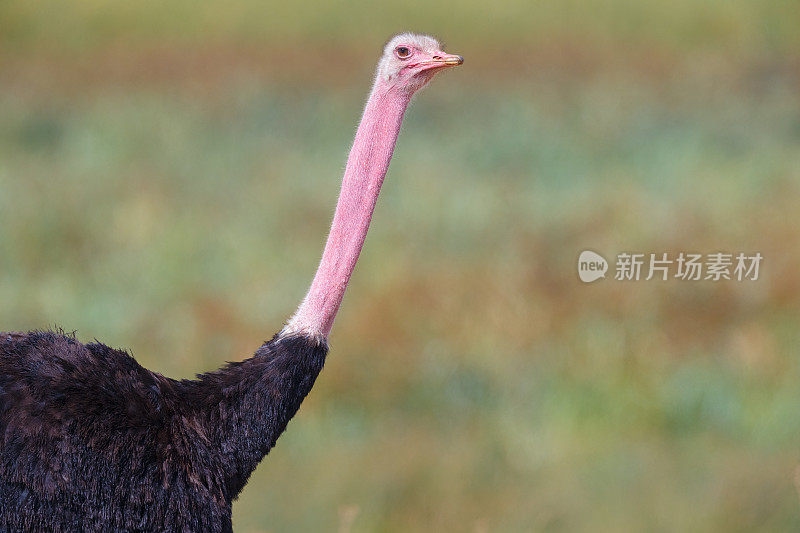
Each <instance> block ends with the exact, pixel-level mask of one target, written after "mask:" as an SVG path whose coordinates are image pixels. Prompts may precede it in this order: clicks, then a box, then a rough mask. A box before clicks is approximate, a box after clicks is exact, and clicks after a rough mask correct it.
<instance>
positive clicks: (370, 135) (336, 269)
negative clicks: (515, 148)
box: [283, 34, 462, 338]
mask: <svg viewBox="0 0 800 533" xmlns="http://www.w3.org/2000/svg"><path fill="white" fill-rule="evenodd" d="M403 48H405V49H407V50H403ZM406 51H410V55H409V56H408V57H402V56H405V54H406ZM445 61H447V62H445ZM461 61H462V60H461V58H460V57H459V56H454V55H451V54H446V53H444V52H442V51H441V50H440V46H439V44H438V42H436V41H435V40H434V39H432V38H430V37H424V36H418V35H411V34H404V35H399V36H397V37H395V38H394V39H392V40H391V41H390V42H389V43H388V44H387V46H386V50H385V52H384V57H383V58H382V59H381V62H380V63H379V66H378V73H377V75H376V79H375V84H374V86H373V88H372V92H371V94H370V96H369V99H368V100H367V104H366V106H365V108H364V114H363V116H362V118H361V123H360V124H359V126H358V130H357V131H356V137H355V140H354V141H353V147H352V149H351V150H350V155H349V157H348V158H347V166H346V167H345V171H344V178H343V180H342V189H341V192H340V194H339V201H338V203H337V204H336V213H335V214H334V216H333V223H332V224H331V230H330V233H329V235H328V241H327V242H326V244H325V251H324V252H323V254H322V260H321V261H320V264H319V268H318V269H317V273H316V275H315V276H314V280H313V281H312V283H311V287H310V288H309V290H308V293H307V294H306V297H305V299H304V300H303V302H302V303H301V305H300V308H299V309H298V310H297V312H296V313H295V315H294V316H293V317H292V318H291V319H290V320H289V322H288V323H287V324H286V327H285V328H284V330H283V333H303V334H306V335H311V336H316V337H322V338H327V336H328V334H329V333H330V331H331V327H332V326H333V321H334V319H335V318H336V313H337V312H338V311H339V306H340V305H341V303H342V298H343V297H344V293H345V290H346V289H347V284H348V282H349V281H350V276H351V275H352V274H353V270H354V269H355V266H356V262H357V261H358V256H359V255H360V253H361V248H362V247H363V245H364V240H365V239H366V237H367V231H368V230H369V224H370V221H371V220H372V213H373V211H374V210H375V204H376V202H377V201H378V194H379V193H380V191H381V185H383V179H384V177H385V176H386V171H387V170H388V168H389V161H390V160H391V158H392V153H393V152H394V146H395V142H396V141H397V136H398V134H399V133H400V125H401V124H402V122H403V115H404V114H405V111H406V108H407V107H408V104H409V103H410V101H411V97H412V96H413V95H414V93H415V92H416V91H418V90H419V89H420V88H422V87H423V86H424V85H425V84H426V83H427V82H428V81H430V79H431V77H432V76H433V74H434V73H435V72H436V71H439V70H442V68H443V67H445V66H447V65H454V64H460V63H461Z"/></svg>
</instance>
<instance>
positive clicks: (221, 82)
mask: <svg viewBox="0 0 800 533" xmlns="http://www.w3.org/2000/svg"><path fill="white" fill-rule="evenodd" d="M799 23H800V3H798V2H796V1H794V0H791V1H789V0H785V1H771V0H770V1H755V0H753V1H739V0H725V1H723V0H718V1H695V0H692V1H689V0H676V1H673V2H656V1H653V0H645V1H641V0H639V1H633V0H610V1H605V2H597V1H588V2H586V1H584V2H574V1H569V2H552V1H551V2H528V1H522V0H518V1H514V0H497V1H495V2H492V3H487V2H478V1H468V2H463V3H442V2H439V3H432V2H422V1H418V0H410V1H408V0H407V1H404V2H391V3H385V4H379V3H375V2H367V1H364V0H361V1H357V2H343V1H340V0H338V1H323V2H313V3H311V2H308V3H306V2H273V1H255V0H236V1H226V2H223V1H220V0H209V1H206V2H188V1H186V0H169V1H166V2H165V1H163V0H159V1H156V0H139V1H137V2H122V1H117V0H113V1H111V0H105V1H97V0H73V1H72V2H68V3H65V2H60V1H35V0H34V1H17V0H5V1H4V2H0V302H1V303H2V305H0V329H4V330H27V329H31V328H45V327H49V326H53V325H59V326H62V327H64V328H65V329H67V330H72V329H75V330H76V331H77V335H78V337H79V338H80V339H82V340H83V341H91V340H92V339H93V338H94V337H97V338H99V339H101V340H103V341H104V342H106V343H108V344H110V345H112V346H119V347H127V348H129V349H130V350H131V351H132V352H133V353H134V355H135V356H136V357H137V359H138V360H139V361H140V362H141V363H143V364H144V365H145V366H147V367H149V368H151V369H154V370H158V371H160V372H163V373H165V374H167V375H170V376H173V377H189V376H192V375H193V374H194V373H196V372H200V371H207V370H211V369H213V368H215V367H217V366H219V365H220V364H221V363H222V362H223V361H226V360H238V359H242V358H244V357H247V356H249V354H251V353H252V352H253V351H254V350H255V349H256V348H257V347H258V346H259V345H260V343H261V342H262V341H263V340H264V339H267V338H269V337H270V336H271V335H272V333H274V332H275V331H277V330H278V329H279V328H280V327H281V324H282V322H283V320H285V319H286V318H287V317H288V316H289V315H290V314H291V312H292V311H293V309H294V307H295V306H296V305H297V303H298V302H299V300H300V299H301V297H302V296H303V294H304V292H305V290H306V288H307V285H308V283H309V281H310V279H311V276H312V274H313V272H314V269H315V267H316V263H317V260H318V258H319V255H320V252H321V249H322V245H323V242H324V236H325V233H326V230H327V226H328V223H329V219H330V216H331V214H332V211H333V206H334V202H335V197H336V194H337V192H338V187H339V180H340V174H341V170H342V168H343V165H344V160H345V157H346V151H347V148H348V147H349V144H350V142H351V140H352V134H353V132H354V130H355V126H356V124H357V121H358V118H359V114H360V111H361V107H362V105H363V101H364V99H365V97H366V94H367V92H368V90H369V85H370V83H371V76H372V73H373V69H374V64H375V61H376V59H377V57H378V54H379V52H380V49H381V46H382V44H383V43H384V42H385V40H386V39H387V38H388V37H389V36H390V35H392V34H393V33H396V32H398V31H402V30H415V31H421V32H429V33H432V34H434V35H437V36H439V37H440V38H442V39H443V40H444V41H445V42H446V43H447V45H448V49H449V51H451V52H454V53H460V54H463V55H464V57H465V58H466V63H465V65H464V66H463V67H461V68H459V69H453V70H452V71H449V72H447V73H445V74H442V75H440V76H439V77H438V78H437V79H436V80H434V82H433V83H432V84H431V87H430V88H428V89H426V90H425V91H423V93H421V94H420V95H418V97H417V99H416V101H415V103H414V104H413V107H412V108H411V110H410V111H409V113H408V115H407V118H406V123H405V125H404V129H403V133H402V135H401V137H400V141H399V143H398V146H397V150H396V152H395V154H396V155H395V158H394V161H393V162H392V166H391V169H390V172H389V176H388V178H387V181H386V184H385V187H384V192H383V195H382V198H381V200H380V202H379V205H378V209H377V211H376V215H375V219H374V222H373V228H372V230H371V233H370V236H369V238H368V239H367V244H366V248H365V250H364V253H363V255H362V258H361V261H360V263H359V266H358V268H357V270H356V273H355V275H354V277H353V281H352V284H351V288H350V290H349V293H348V296H347V298H346V299H345V303H344V306H343V308H342V310H341V313H340V315H339V318H338V321H337V324H336V327H335V328H334V332H333V334H332V336H331V339H330V342H331V346H332V350H331V354H330V356H329V359H328V362H327V365H326V367H325V370H324V371H323V373H322V375H321V377H320V379H319V380H318V382H317V385H316V387H315V389H314V390H313V392H312V393H311V395H310V396H309V398H308V399H307V400H306V402H305V403H304V404H303V406H302V408H301V410H300V413H299V414H298V416H297V418H296V419H295V420H293V421H292V422H291V423H290V425H289V428H288V430H287V432H286V433H285V434H284V436H283V437H282V438H281V439H280V440H279V441H278V445H277V447H276V448H275V449H274V450H273V451H272V452H271V454H270V455H269V456H268V458H267V459H266V460H265V461H264V463H263V464H262V465H261V466H260V467H259V469H258V470H257V472H256V474H255V475H254V477H253V479H252V481H251V482H250V484H249V485H248V487H247V488H246V489H245V491H244V493H243V494H242V496H241V498H240V499H239V501H238V502H237V503H236V504H235V505H234V524H235V526H236V530H237V531H244V532H255V531H270V532H281V531H334V530H338V531H475V532H484V531H530V530H552V531H725V532H728V531H753V530H772V531H787V530H798V529H800V505H799V504H798V490H797V489H798V487H800V386H798V384H799V383H800V356H799V354H798V346H800V330H799V329H798V324H800V274H798V272H799V271H800V201H799V200H798V198H800V31H798V24H799ZM586 248H589V249H593V250H596V251H598V252H600V253H602V254H604V255H606V257H607V258H609V259H613V257H614V256H615V255H616V254H617V253H619V252H622V251H641V252H671V253H677V252H679V251H686V252H692V251H694V252H702V253H711V252H716V251H718V250H727V251H731V252H738V251H744V252H755V251H759V252H761V253H762V255H763V256H764V258H765V259H764V263H763V265H762V272H761V278H760V279H759V280H758V281H756V282H735V281H732V282H719V283H713V282H710V281H707V282H695V283H689V282H679V281H668V282H661V281H651V282H644V281H641V282H628V283H623V282H617V281H613V280H611V279H608V280H605V281H600V282H597V283H594V284H591V285H585V284H582V283H580V282H579V281H578V279H577V276H576V273H575V264H576V259H577V256H578V254H579V253H580V251H582V250H584V249H586Z"/></svg>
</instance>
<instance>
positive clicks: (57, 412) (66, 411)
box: [0, 332, 230, 531]
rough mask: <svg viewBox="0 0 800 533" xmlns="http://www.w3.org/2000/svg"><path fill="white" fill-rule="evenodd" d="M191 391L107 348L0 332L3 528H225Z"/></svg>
mask: <svg viewBox="0 0 800 533" xmlns="http://www.w3.org/2000/svg"><path fill="white" fill-rule="evenodd" d="M185 389H186V384H185V383H182V382H177V381H174V380H170V379H167V378H165V377H163V376H161V375H159V374H155V373H152V372H150V371H148V370H146V369H144V368H143V367H141V366H140V365H139V364H138V363H137V362H136V361H135V360H134V359H133V358H132V357H130V356H129V355H128V354H127V353H125V352H122V351H118V350H113V349H111V348H109V347H107V346H105V345H102V344H88V345H83V344H81V343H79V342H78V341H76V340H75V339H74V338H73V337H71V336H66V335H63V334H60V333H53V332H33V333H28V334H19V333H11V334H9V333H0V531H5V530H7V529H9V530H11V531H16V530H37V531H38V530H46V531H59V530H63V531H78V530H100V529H104V530H107V529H109V528H111V529H117V530H142V531H152V530H188V531H221V530H229V529H230V502H228V501H226V498H225V497H224V496H223V489H222V487H221V486H220V484H219V483H218V482H216V481H215V480H214V479H212V478H211V477H210V474H209V472H212V473H213V472H214V468H213V465H209V464H207V463H208V462H209V460H210V459H209V458H211V457H213V454H212V453H210V452H209V450H208V449H206V448H207V447H208V446H210V445H213V443H210V442H208V440H207V439H206V438H205V435H203V430H202V424H201V423H200V422H199V421H198V420H195V419H193V418H192V416H193V415H192V414H191V411H190V408H191V402H190V401H189V399H188V398H187V396H186V394H185V392H186V391H185ZM201 463H202V464H201ZM199 472H203V474H199Z"/></svg>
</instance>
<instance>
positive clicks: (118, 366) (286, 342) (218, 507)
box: [0, 34, 462, 533]
mask: <svg viewBox="0 0 800 533" xmlns="http://www.w3.org/2000/svg"><path fill="white" fill-rule="evenodd" d="M461 62H462V60H461V58H460V57H459V56H454V55H449V54H446V53H444V52H442V51H441V46H440V45H439V43H438V42H437V41H436V40H435V39H433V38H431V37H426V36H421V35H414V34H402V35H398V36H396V37H395V38H393V39H392V40H391V41H389V43H388V44H387V45H386V47H385V49H384V53H383V56H382V57H381V59H380V62H379V64H378V69H377V73H376V77H375V83H374V85H373V88H372V92H371V94H370V97H369V100H368V101H367V104H366V107H365V109H364V113H363V116H362V119H361V123H360V125H359V127H358V131H357V132H356V137H355V141H354V143H353V147H352V149H351V152H350V156H349V158H348V160H347V166H346V168H345V173H344V178H343V181H342V189H341V193H340V196H339V201H338V204H337V207H336V212H335V215H334V218H333V223H332V225H331V230H330V234H329V236H328V241H327V243H326V245H325V250H324V253H323V255H322V260H321V262H320V265H319V268H318V270H317V273H316V275H315V276H314V280H313V282H312V283H311V287H310V288H309V291H308V293H307V295H306V297H305V299H304V300H303V302H302V303H301V305H300V307H299V309H298V310H297V312H296V313H295V315H294V316H293V317H292V318H291V319H290V320H289V321H288V322H287V323H286V325H285V327H284V328H283V329H282V330H281V331H280V332H279V333H278V334H276V335H275V336H274V337H273V338H272V339H271V340H270V341H268V342H266V343H265V344H263V345H262V346H261V347H260V348H259V349H258V350H257V351H256V352H255V355H253V356H252V357H251V358H249V359H246V360H244V361H241V362H235V363H228V364H227V365H225V366H223V367H222V368H221V369H219V370H217V371H215V372H209V373H207V374H201V375H199V376H198V377H197V379H194V380H180V381H179V380H174V379H170V378H167V377H164V376H162V375H160V374H157V373H155V372H151V371H149V370H146V369H145V368H143V367H142V366H140V365H139V364H138V363H137V362H136V361H135V360H134V359H133V358H132V357H131V356H130V355H128V354H127V353H126V352H124V351H120V350H115V349H112V348H109V347H107V346H105V345H103V344H100V343H92V344H86V345H84V344H81V343H80V342H78V341H77V340H76V339H75V338H74V335H73V336H71V335H64V334H63V333H61V332H52V331H46V332H30V333H26V334H24V333H0V531H2V532H5V531H119V530H125V531H198V532H204V533H205V532H220V531H231V528H232V526H231V504H232V502H233V500H234V499H235V498H236V497H237V496H238V494H239V493H240V492H241V490H242V488H243V487H244V485H245V483H246V482H247V480H248V478H249V476H250V474H251V473H252V472H253V470H254V469H255V468H256V466H257V465H258V463H259V462H260V461H261V459H263V457H264V456H265V455H266V454H267V453H268V452H269V450H270V449H271V448H272V447H273V446H274V445H275V441H276V440H277V438H278V437H279V436H280V434H281V433H282V432H283V430H284V429H285V428H286V425H287V423H288V422H289V420H290V419H291V418H292V416H294V414H295V413H296V412H297V409H298V408H299V406H300V403H301V402H302V401H303V399H304V398H305V396H306V395H307V394H308V392H309V391H310V390H311V387H312V386H313V385H314V381H315V380H316V378H317V375H318V374H319V372H320V370H321V369H322V366H323V363H324V362H325V356H326V354H327V352H328V346H327V337H328V334H329V333H330V330H331V326H332V325H333V320H334V318H335V316H336V313H337V311H338V309H339V305H340V304H341V301H342V297H343V295H344V292H345V289H346V287H347V283H348V281H349V279H350V275H351V274H352V272H353V269H354V268H355V264H356V261H357V260H358V256H359V253H360V252H361V247H362V245H363V243H364V239H365V237H366V234H367V229H368V227H369V223H370V220H371V218H372V212H373V210H374V207H375V203H376V201H377V198H378V193H379V191H380V188H381V185H382V183H383V178H384V176H385V174H386V171H387V168H388V165H389V160H390V159H391V156H392V152H393V150H394V145H395V141H396V139H397V136H398V133H399V130H400V124H401V122H402V119H403V114H404V113H405V110H406V107H407V106H408V104H409V102H410V100H411V97H412V96H413V95H414V93H415V92H416V91H417V90H419V89H420V88H421V87H423V86H424V85H425V84H426V83H427V82H428V81H430V79H431V77H432V76H433V75H434V74H435V73H436V72H438V71H440V70H442V69H443V68H444V67H445V66H448V65H457V64H461Z"/></svg>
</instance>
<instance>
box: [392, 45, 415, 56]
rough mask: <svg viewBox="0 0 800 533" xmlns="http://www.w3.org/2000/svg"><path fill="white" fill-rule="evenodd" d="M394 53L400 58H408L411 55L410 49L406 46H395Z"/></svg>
mask: <svg viewBox="0 0 800 533" xmlns="http://www.w3.org/2000/svg"><path fill="white" fill-rule="evenodd" d="M394 53H395V54H396V55H397V57H399V58H400V59H408V58H409V57H411V49H410V48H409V47H407V46H398V47H397V48H395V49H394Z"/></svg>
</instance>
